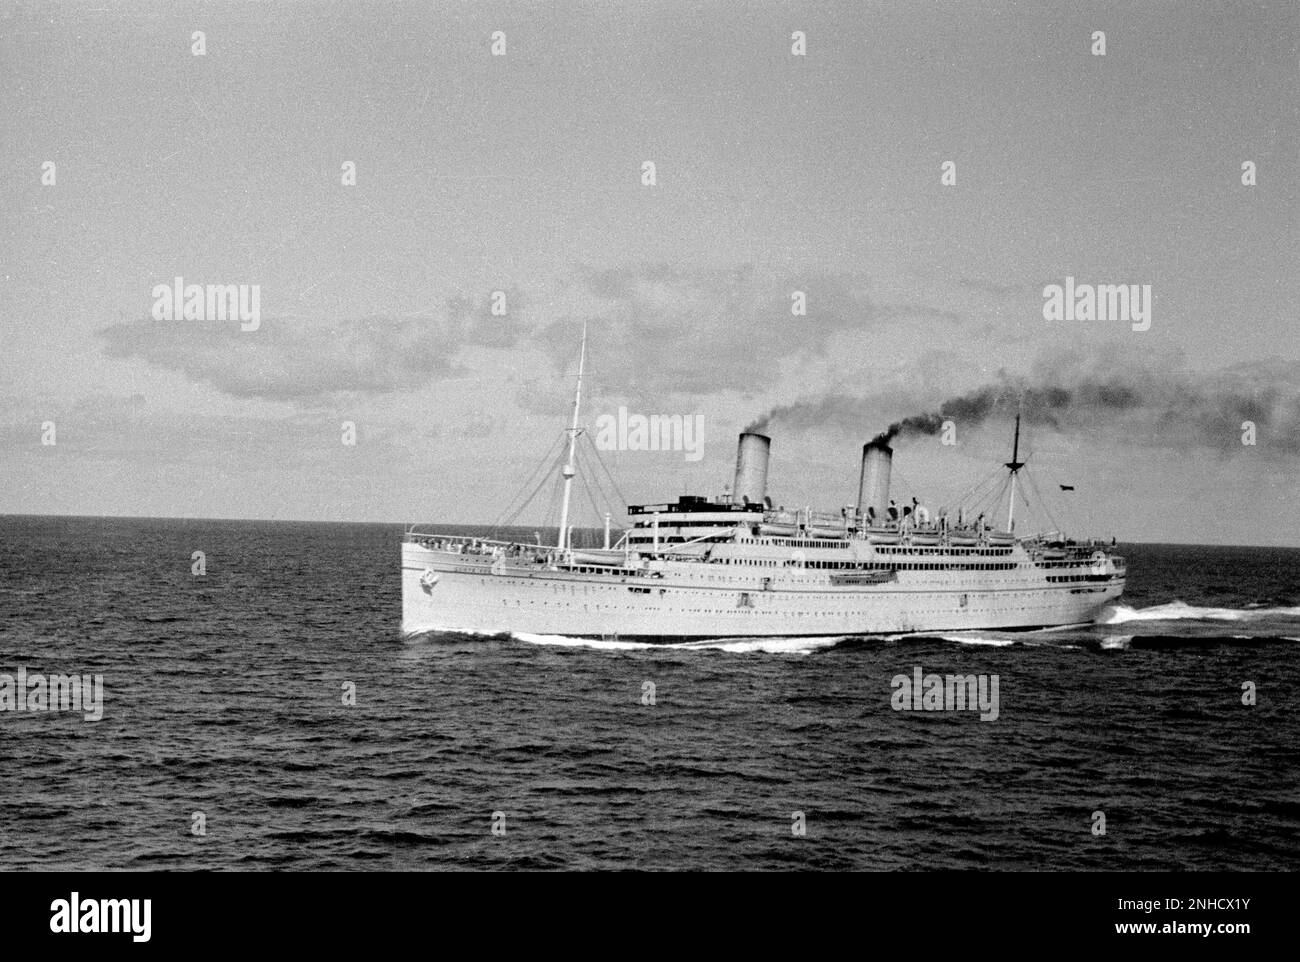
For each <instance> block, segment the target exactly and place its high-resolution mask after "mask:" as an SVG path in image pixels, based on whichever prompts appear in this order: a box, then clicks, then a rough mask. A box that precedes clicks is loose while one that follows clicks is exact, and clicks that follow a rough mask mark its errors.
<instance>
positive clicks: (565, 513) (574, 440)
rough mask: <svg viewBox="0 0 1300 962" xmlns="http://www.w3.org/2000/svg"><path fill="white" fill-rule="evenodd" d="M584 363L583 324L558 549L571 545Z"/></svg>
mask: <svg viewBox="0 0 1300 962" xmlns="http://www.w3.org/2000/svg"><path fill="white" fill-rule="evenodd" d="M586 364H587V325H586V324H583V325H582V350H581V351H580V352H579V354H578V387H577V389H576V390H575V391H574V392H573V424H572V425H571V426H570V428H569V459H568V461H566V462H565V464H564V468H563V470H562V472H561V473H562V474H563V475H564V501H563V502H562V503H561V505H560V536H559V543H558V544H557V545H556V547H557V548H558V549H559V550H560V551H568V550H569V549H570V548H571V547H572V546H571V545H570V544H569V540H570V539H569V496H570V495H571V494H572V493H573V476H574V474H576V473H577V470H576V468H574V465H573V461H574V455H575V454H576V448H577V446H578V408H579V407H580V406H581V404H582V373H583V369H584V368H585V367H586Z"/></svg>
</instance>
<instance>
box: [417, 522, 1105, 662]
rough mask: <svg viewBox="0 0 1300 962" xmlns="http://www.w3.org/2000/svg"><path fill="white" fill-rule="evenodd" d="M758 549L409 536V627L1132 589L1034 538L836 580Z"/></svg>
mask: <svg viewBox="0 0 1300 962" xmlns="http://www.w3.org/2000/svg"><path fill="white" fill-rule="evenodd" d="M855 553H856V552H855ZM747 556H748V557H750V558H751V559H752V560H749V561H746V562H744V563H741V562H737V563H733V564H716V563H715V564H709V563H702V562H700V561H667V560H663V561H649V562H645V563H643V564H642V566H641V567H640V568H639V569H637V570H630V569H625V568H617V569H604V570H601V569H599V568H596V567H587V568H585V569H584V570H567V569H566V568H564V567H563V566H560V567H551V566H548V565H545V564H537V563H530V562H528V561H526V560H519V561H514V562H512V561H510V560H508V559H505V558H493V557H491V556H489V555H474V554H451V553H448V552H446V551H437V550H431V549H430V548H428V547H426V546H424V545H422V544H418V543H414V542H404V543H403V545H402V628H403V631H404V633H406V634H408V635H409V634H416V633H423V632H428V631H447V632H469V633H487V634H496V633H507V632H510V633H533V634H556V635H569V636H577V637H609V636H614V635H617V636H619V637H622V638H662V639H678V638H728V637H747V638H748V637H770V636H782V635H858V634H875V633H895V632H915V631H952V630H963V629H973V628H985V629H989V628H1036V627H1045V626H1052V625H1066V624H1079V623H1083V622H1088V621H1091V620H1093V619H1094V617H1095V616H1096V615H1097V614H1098V613H1099V612H1100V611H1101V610H1102V608H1104V607H1105V606H1106V605H1107V604H1109V603H1111V602H1113V601H1114V600H1115V599H1116V598H1118V597H1119V596H1120V594H1121V593H1122V592H1123V590H1124V576H1123V572H1122V571H1115V570H1113V569H1112V570H1110V571H1108V572H1107V574H1106V577H1105V578H1104V579H1103V578H1100V577H1099V576H1096V575H1093V576H1092V577H1090V578H1089V579H1088V580H1083V577H1082V576H1081V577H1080V578H1079V580H1075V581H1066V582H1062V583H1049V581H1048V579H1047V572H1046V571H1045V570H1044V569H1043V568H1042V567H1040V566H1036V565H1035V564H1034V563H1033V562H1032V561H1031V560H1029V559H1028V556H1027V555H1026V554H1025V553H1024V552H1023V551H1021V550H1020V549H1017V550H1016V552H1015V554H1014V556H1013V558H1011V559H1008V560H1013V561H1015V562H1016V563H1015V564H1014V565H1011V566H1008V568H1007V569H1006V570H986V569H971V570H943V569H937V570H900V571H898V572H897V573H896V575H895V577H894V579H893V580H891V581H890V582H888V583H886V584H880V585H832V584H831V583H830V576H829V573H828V572H827V571H825V570H816V569H814V568H813V567H811V566H809V567H803V566H802V565H801V566H799V567H789V566H788V561H782V560H780V559H781V558H782V557H784V558H789V557H790V552H788V551H785V552H769V553H768V555H767V557H768V559H769V560H767V561H766V562H765V561H763V560H762V558H761V557H758V558H755V557H754V553H753V552H752V550H751V551H750V552H748V553H747ZM837 557H839V558H843V557H844V555H843V554H839V555H837ZM804 560H807V559H804ZM746 565H753V566H752V567H748V566H746ZM1071 570H1072V571H1085V572H1086V571H1087V570H1088V569H1086V568H1082V569H1081V568H1078V567H1076V568H1074V569H1071ZM1058 571H1059V569H1058ZM1053 573H1057V571H1053Z"/></svg>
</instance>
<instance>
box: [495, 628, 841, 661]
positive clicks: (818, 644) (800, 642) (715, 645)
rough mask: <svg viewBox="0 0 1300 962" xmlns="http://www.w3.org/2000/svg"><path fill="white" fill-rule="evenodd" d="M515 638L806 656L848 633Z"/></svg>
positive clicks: (613, 647)
mask: <svg viewBox="0 0 1300 962" xmlns="http://www.w3.org/2000/svg"><path fill="white" fill-rule="evenodd" d="M513 637H515V638H517V639H518V640H519V641H522V642H526V643H527V644H530V645H553V646H558V647H562V648H594V649H597V650H602V651H647V650H659V651H725V652H729V653H731V654H747V653H749V652H762V653H764V654H769V655H807V654H811V653H812V652H814V651H817V650H818V649H821V648H832V647H834V646H835V645H838V644H839V643H840V642H842V641H844V640H845V639H846V638H850V637H852V636H851V635H835V636H817V637H812V638H718V639H711V640H706V641H679V642H650V641H618V640H614V639H609V640H606V639H601V638H571V637H569V636H568V635H532V634H527V633H524V632H516V633H515V634H514V636H513Z"/></svg>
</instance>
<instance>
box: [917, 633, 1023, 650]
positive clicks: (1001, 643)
mask: <svg viewBox="0 0 1300 962" xmlns="http://www.w3.org/2000/svg"><path fill="white" fill-rule="evenodd" d="M934 637H935V638H942V639H943V640H944V641H955V642H958V643H959V644H963V645H992V646H994V647H995V648H1005V647H1006V646H1007V645H1014V644H1015V643H1016V642H1015V639H1012V638H982V637H980V636H979V635H935V636H934Z"/></svg>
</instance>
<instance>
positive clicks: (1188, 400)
mask: <svg viewBox="0 0 1300 962" xmlns="http://www.w3.org/2000/svg"><path fill="white" fill-rule="evenodd" d="M1079 365H1080V362H1079V361H1078V360H1077V359H1075V360H1073V361H1068V362H1061V363H1060V364H1058V365H1056V366H1050V367H1049V366H1044V367H1040V368H1039V369H1038V370H1036V371H1035V372H1034V373H1033V374H1032V375H1030V376H1027V377H1012V376H1009V375H1007V374H1006V373H1005V372H998V375H997V380H996V381H995V382H993V383H989V384H985V385H982V386H980V387H977V388H975V389H974V390H971V391H968V392H966V393H964V394H958V395H955V396H953V397H950V398H948V399H947V400H945V401H943V402H942V403H940V404H938V405H936V406H934V407H933V408H930V409H929V410H922V411H920V412H918V413H916V414H912V415H910V416H908V417H905V418H902V419H901V420H898V421H895V422H893V423H892V424H890V425H889V427H887V428H885V430H883V431H880V432H879V433H877V434H876V435H875V436H874V438H873V439H872V440H873V441H874V442H882V443H890V442H893V441H895V440H901V441H907V440H910V439H914V438H920V437H929V436H933V435H937V434H938V433H939V432H940V431H941V430H942V429H943V425H944V422H945V421H949V420H951V421H953V422H955V423H956V424H957V425H958V426H959V427H960V428H961V429H962V430H969V429H971V428H973V427H978V426H980V425H982V424H985V423H986V422H989V421H995V420H996V421H1000V422H1009V421H1010V420H1011V419H1012V418H1014V417H1015V415H1016V414H1017V412H1019V413H1020V415H1021V418H1022V420H1023V421H1024V422H1025V423H1026V424H1028V425H1039V426H1044V427H1047V428H1049V429H1051V430H1056V431H1067V430H1068V431H1071V432H1088V431H1096V430H1104V429H1118V430H1117V431H1116V432H1115V433H1116V435H1117V439H1118V440H1121V441H1124V440H1127V441H1130V442H1134V443H1139V444H1140V443H1151V444H1156V445H1159V444H1173V445H1187V446H1195V445H1200V446H1210V447H1217V448H1221V449H1223V450H1237V451H1239V450H1241V448H1242V443H1241V437H1242V430H1243V428H1242V425H1243V423H1244V422H1251V423H1252V424H1253V425H1255V428H1256V430H1257V431H1258V434H1259V441H1258V443H1259V445H1260V446H1261V449H1262V450H1268V451H1270V452H1273V453H1286V454H1295V453H1300V378H1298V377H1297V375H1296V373H1295V372H1293V371H1291V370H1289V369H1288V368H1287V367H1286V366H1285V365H1272V364H1253V365H1238V366H1237V367H1235V368H1232V369H1229V370H1225V371H1220V372H1217V373H1211V374H1193V373H1189V372H1186V371H1174V372H1170V371H1160V370H1155V369H1151V368H1139V367H1137V366H1135V365H1132V364H1128V365H1125V364H1123V363H1116V362H1114V361H1113V359H1112V360H1110V361H1108V362H1107V363H1097V362H1094V364H1093V366H1094V367H1095V368H1102V369H1101V370H1091V371H1079V370H1078V369H1077V368H1078V366H1079ZM888 403H889V402H888V400H887V399H884V398H880V397H875V398H863V397H853V396H850V395H845V394H828V395H824V396H822V397H819V398H813V399H809V400H804V401H797V402H795V403H793V404H787V405H782V406H779V407H774V408H772V409H771V410H769V411H767V412H766V413H764V414H763V415H762V416H760V417H758V418H756V419H755V420H754V421H753V422H752V423H751V424H750V426H749V427H748V428H747V429H746V430H751V431H765V430H766V429H767V428H768V426H769V425H771V424H777V425H780V426H782V427H786V428H793V429H812V428H833V429H837V430H842V431H845V432H846V433H850V434H855V435H858V436H862V435H864V434H866V433H867V431H869V430H871V425H872V422H873V421H874V422H875V424H879V423H880V412H881V410H882V409H883V408H885V406H886V404H888ZM1265 445H1267V447H1264V446H1265Z"/></svg>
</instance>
